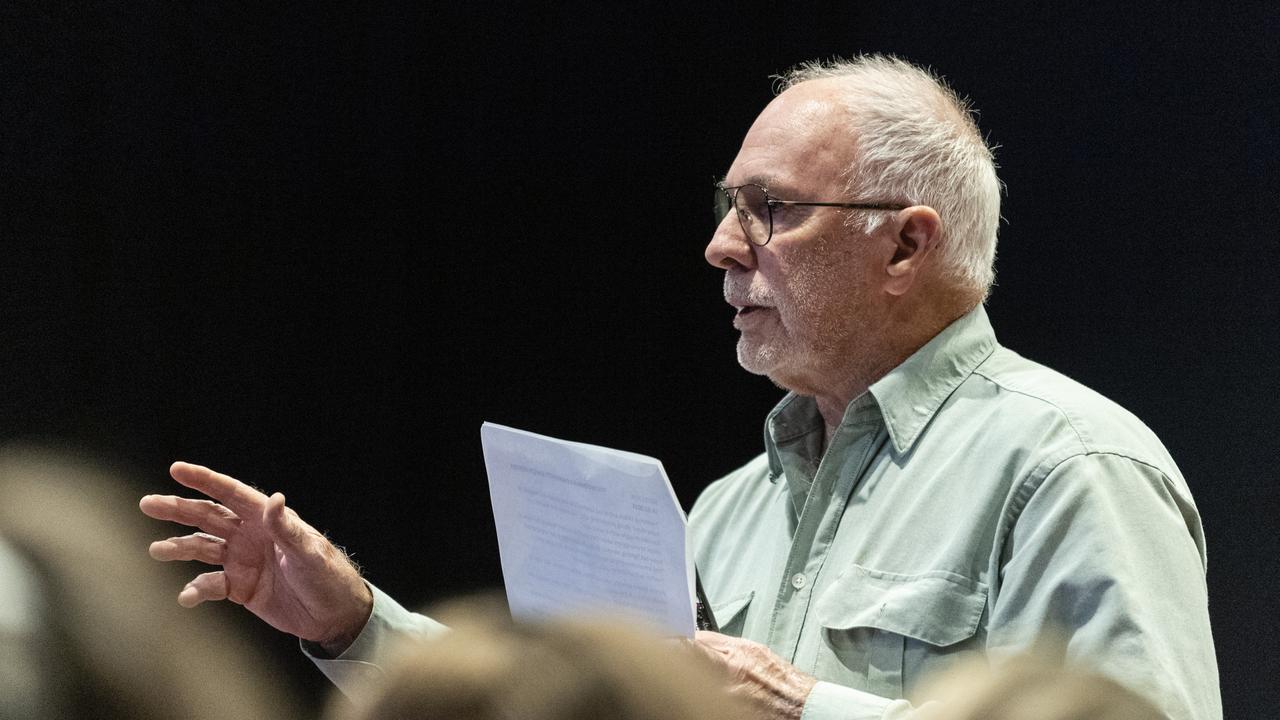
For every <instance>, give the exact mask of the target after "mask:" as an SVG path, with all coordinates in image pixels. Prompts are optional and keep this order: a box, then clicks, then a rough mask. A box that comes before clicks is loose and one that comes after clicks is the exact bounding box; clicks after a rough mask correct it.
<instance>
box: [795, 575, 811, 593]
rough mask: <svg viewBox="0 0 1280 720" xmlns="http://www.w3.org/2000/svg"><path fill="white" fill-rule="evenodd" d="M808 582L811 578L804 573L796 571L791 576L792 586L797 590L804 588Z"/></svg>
mask: <svg viewBox="0 0 1280 720" xmlns="http://www.w3.org/2000/svg"><path fill="white" fill-rule="evenodd" d="M807 582H809V580H808V578H806V577H805V576H804V573H796V574H795V575H792V576H791V587H793V588H795V589H797V590H800V589H801V588H803V587H804V585H805V583H807Z"/></svg>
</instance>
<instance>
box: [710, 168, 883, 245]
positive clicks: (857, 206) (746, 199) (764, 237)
mask: <svg viewBox="0 0 1280 720" xmlns="http://www.w3.org/2000/svg"><path fill="white" fill-rule="evenodd" d="M796 205H802V206H812V207H838V208H848V209H851V210H903V209H905V208H906V207H907V206H906V205H894V204H891V203H842V202H802V201H799V200H779V199H778V198H776V197H774V196H772V195H770V194H769V191H768V190H766V189H765V188H764V186H763V185H757V184H755V183H748V184H746V185H735V186H732V187H725V184H724V183H723V182H717V183H716V225H717V226H719V224H720V223H722V222H724V218H725V216H726V215H728V214H729V212H730V211H731V210H732V211H734V212H735V213H737V215H738V223H739V224H740V225H742V232H744V233H746V235H747V239H748V240H750V241H751V244H752V245H760V246H764V245H768V244H769V241H770V240H772V239H773V214H774V212H775V210H780V209H782V208H785V207H788V206H796Z"/></svg>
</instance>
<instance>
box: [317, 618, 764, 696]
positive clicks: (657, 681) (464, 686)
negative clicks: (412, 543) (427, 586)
mask: <svg viewBox="0 0 1280 720" xmlns="http://www.w3.org/2000/svg"><path fill="white" fill-rule="evenodd" d="M432 617H436V618H439V619H441V620H442V621H443V622H445V624H446V625H448V626H449V627H450V628H451V630H450V631H449V632H446V633H443V634H441V635H439V636H437V637H433V638H429V639H421V640H406V641H403V642H402V643H401V644H399V645H395V646H393V647H392V649H391V650H389V651H388V652H387V656H386V662H385V665H384V667H385V668H386V674H385V677H384V678H383V681H382V682H381V683H379V684H378V685H377V686H376V687H373V688H371V689H370V692H369V694H368V695H365V696H362V697H359V698H355V699H353V700H348V699H347V698H345V697H343V696H341V695H339V694H336V693H335V695H334V696H333V700H332V701H331V703H330V706H329V709H328V712H327V713H326V720H393V719H394V720H402V719H410V718H411V719H413V720H514V719H515V718H519V719H520V720H603V719H604V718H609V719H610V720H738V719H739V718H742V717H744V715H743V713H742V712H740V711H739V709H738V706H737V705H736V704H735V702H734V701H733V700H732V699H731V698H730V697H729V695H728V694H727V693H726V691H725V687H726V685H725V678H724V677H723V676H722V673H721V671H720V670H719V669H718V668H716V667H715V666H713V665H711V664H710V663H708V662H706V661H705V660H704V659H703V658H702V657H701V655H700V654H699V653H697V652H696V651H695V650H694V648H693V647H692V646H691V645H689V644H687V643H684V642H683V641H677V640H671V639H664V638H658V637H655V636H649V635H645V634H641V633H639V632H636V631H634V630H630V629H627V628H626V627H625V626H621V627H620V623H617V622H608V621H605V620H583V621H573V622H565V621H549V622H547V623H525V622H513V621H512V620H510V616H509V615H508V614H507V613H506V612H505V609H504V606H503V605H502V603H501V601H500V600H499V599H495V598H492V597H486V596H475V597H466V598H459V599H456V600H453V601H451V602H450V603H448V604H447V605H446V606H443V608H437V609H435V610H434V611H433V613H432Z"/></svg>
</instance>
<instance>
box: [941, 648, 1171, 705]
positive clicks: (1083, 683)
mask: <svg viewBox="0 0 1280 720" xmlns="http://www.w3.org/2000/svg"><path fill="white" fill-rule="evenodd" d="M923 695H924V696H927V697H929V698H930V699H935V700H938V701H939V702H938V703H936V704H933V703H930V704H929V705H927V706H925V707H924V708H922V711H921V720H1162V719H1163V718H1164V717H1165V716H1164V714H1163V713H1161V712H1160V711H1159V710H1157V709H1156V708H1155V706H1154V705H1152V704H1151V703H1150V702H1148V701H1147V700H1146V699H1145V698H1143V697H1142V696H1141V695H1139V694H1138V693H1136V692H1134V691H1132V690H1130V689H1128V688H1126V687H1124V686H1123V685H1120V684H1119V683H1117V682H1116V681H1114V680H1112V679H1110V678H1108V677H1105V676H1103V675H1100V674H1098V673H1096V672H1093V671H1090V670H1086V669H1083V668H1073V667H1069V666H1065V667H1064V666H1063V665H1062V664H1061V663H1058V662H1055V661H1053V660H1051V659H1050V656H1046V655H1026V656H1020V657H1017V658H1013V659H1010V660H1007V661H1005V662H1002V663H1000V664H998V665H996V666H995V667H994V668H993V667H992V666H990V665H988V664H987V662H986V661H985V660H979V661H974V662H973V663H971V664H961V665H960V666H958V667H957V668H955V669H954V670H952V671H950V672H947V673H944V674H943V675H942V676H941V677H939V678H935V680H934V682H933V685H932V686H931V687H930V688H929V689H927V690H926V692H925V693H924V694H923Z"/></svg>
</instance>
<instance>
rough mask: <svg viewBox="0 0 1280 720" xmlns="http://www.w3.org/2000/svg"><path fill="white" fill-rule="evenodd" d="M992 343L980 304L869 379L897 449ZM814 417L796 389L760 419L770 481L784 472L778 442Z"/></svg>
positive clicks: (864, 402) (858, 406) (849, 415)
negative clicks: (889, 367)
mask: <svg viewBox="0 0 1280 720" xmlns="http://www.w3.org/2000/svg"><path fill="white" fill-rule="evenodd" d="M995 349H996V336H995V331H994V330H992V328H991V320H990V318H988V317H987V311H986V309H985V308H984V307H983V306H982V305H978V306H977V307H975V308H974V309H973V310H970V311H969V312H967V313H965V314H964V315H963V316H961V317H960V318H959V319H957V320H956V321H955V322H953V323H951V324H950V325H948V326H947V327H946V328H945V329H943V331H942V332H940V333H938V334H937V335H935V336H934V337H933V339H931V340H930V341H929V342H927V343H925V344H924V346H923V347H921V348H920V349H919V350H917V351H915V352H914V353H912V355H911V356H910V357H908V358H907V359H906V360H904V361H903V362H902V364H900V365H898V366H897V367H895V368H894V369H893V370H890V371H889V372H888V374H886V375H885V376H884V377H882V378H880V379H879V380H877V381H876V382H874V383H872V385H871V387H870V388H869V394H870V395H871V397H872V398H874V400H875V403H874V406H875V407H876V408H878V410H879V412H880V415H881V416H882V419H883V420H884V424H885V428H886V429H887V430H888V433H889V438H890V440H891V441H892V442H893V447H894V450H895V451H897V453H899V454H901V453H904V452H906V451H907V450H909V449H911V446H912V445H914V444H915V442H916V440H917V439H918V438H919V437H920V434H921V432H923V431H924V428H925V426H926V425H928V424H929V421H930V420H932V419H933V416H934V415H935V414H937V412H938V409H939V408H940V407H942V403H943V402H945V401H946V399H947V398H948V397H950V396H951V393H953V392H955V389H956V388H958V387H960V383H962V382H964V381H965V379H967V378H968V377H969V376H970V375H972V374H973V371H974V370H975V369H977V367H978V365H980V364H982V361H984V360H986V359H987V357H989V356H990V355H991V353H992V352H994V351H995ZM868 400H869V398H867V396H866V395H862V396H859V397H858V398H856V399H855V400H854V401H853V403H851V405H850V407H849V409H848V410H846V412H845V416H844V420H843V422H842V424H847V423H850V422H857V421H862V420H864V416H865V415H866V412H867V411H868V410H870V409H871V408H870V407H868V405H870V403H868ZM805 401H807V402H805ZM815 422H817V423H819V424H820V423H821V417H820V416H819V415H818V414H817V408H816V406H815V405H814V403H813V402H812V399H811V398H802V397H800V396H797V395H795V394H794V393H788V394H787V396H786V397H784V398H783V399H782V401H781V402H779V403H778V404H777V406H775V407H774V409H773V411H772V412H770V413H769V417H768V418H767V419H766V420H765V424H764V444H765V449H766V451H767V454H768V459H769V479H770V480H771V481H773V480H777V479H778V477H779V476H781V475H782V472H783V468H782V459H781V455H780V453H779V451H778V447H777V446H778V443H783V442H786V441H787V440H789V439H793V438H795V437H796V436H797V435H799V434H803V433H806V432H810V431H811V430H812V426H813V423H815Z"/></svg>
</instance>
